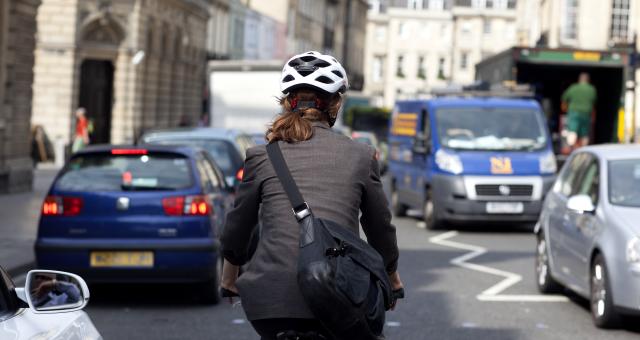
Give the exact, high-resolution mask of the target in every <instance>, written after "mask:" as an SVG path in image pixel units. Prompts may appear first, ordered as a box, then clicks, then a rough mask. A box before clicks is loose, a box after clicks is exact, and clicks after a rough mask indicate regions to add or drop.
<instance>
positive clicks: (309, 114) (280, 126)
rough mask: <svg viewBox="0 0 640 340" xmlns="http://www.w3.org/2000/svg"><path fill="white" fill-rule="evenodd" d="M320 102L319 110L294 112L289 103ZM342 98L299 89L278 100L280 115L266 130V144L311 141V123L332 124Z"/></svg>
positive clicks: (310, 109)
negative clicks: (280, 141) (293, 101)
mask: <svg viewBox="0 0 640 340" xmlns="http://www.w3.org/2000/svg"><path fill="white" fill-rule="evenodd" d="M293 99H295V100H296V101H298V102H300V101H314V102H318V101H319V102H320V103H321V107H319V108H304V109H301V110H297V111H294V108H293V107H292V105H291V101H292V100H293ZM341 104H342V97H341V96H340V95H339V94H333V95H331V94H323V93H320V92H316V91H313V90H309V89H301V90H298V91H297V92H295V93H290V94H289V95H288V96H286V97H282V98H280V105H281V106H282V114H280V115H279V116H278V117H277V118H276V120H275V121H274V122H273V124H272V125H271V126H270V127H269V129H268V130H267V136H266V137H267V142H269V143H271V142H273V141H279V140H282V141H285V142H288V143H295V142H301V141H305V140H309V139H311V137H312V136H313V127H312V126H311V122H326V123H330V122H331V123H330V124H333V122H334V121H335V119H336V117H337V115H338V110H339V109H340V105H341Z"/></svg>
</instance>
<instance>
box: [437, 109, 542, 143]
mask: <svg viewBox="0 0 640 340" xmlns="http://www.w3.org/2000/svg"><path fill="white" fill-rule="evenodd" d="M436 118H437V119H436V125H437V126H436V129H437V132H438V136H439V137H440V143H441V144H442V145H443V146H444V147H446V148H451V149H459V150H490V151H494V150H495V151H506V150H540V149H543V148H544V147H546V145H547V133H546V131H547V130H546V127H545V125H544V120H543V119H542V116H541V115H540V114H539V112H537V111H535V110H532V109H517V108H514V109H508V108H500V109H491V110H487V109H482V108H477V109H471V108H464V109H463V108H460V109H453V108H452V109H439V110H437V111H436Z"/></svg>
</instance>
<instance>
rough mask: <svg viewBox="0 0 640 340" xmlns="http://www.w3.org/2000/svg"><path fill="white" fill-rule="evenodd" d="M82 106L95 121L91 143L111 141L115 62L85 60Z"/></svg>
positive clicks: (89, 117)
mask: <svg viewBox="0 0 640 340" xmlns="http://www.w3.org/2000/svg"><path fill="white" fill-rule="evenodd" d="M80 74H81V78H80V106H81V107H84V108H85V109H86V110H87V118H88V119H89V120H90V121H91V122H93V132H91V134H90V140H91V144H100V143H109V142H110V141H111V106H112V102H113V64H112V63H111V62H110V61H107V60H91V59H89V60H85V61H83V62H82V66H81V73H80Z"/></svg>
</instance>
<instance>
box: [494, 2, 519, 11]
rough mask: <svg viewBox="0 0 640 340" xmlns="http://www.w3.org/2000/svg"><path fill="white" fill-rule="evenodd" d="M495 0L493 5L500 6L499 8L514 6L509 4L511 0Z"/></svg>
mask: <svg viewBox="0 0 640 340" xmlns="http://www.w3.org/2000/svg"><path fill="white" fill-rule="evenodd" d="M493 2H494V5H493V7H494V8H498V9H507V8H513V7H510V6H509V4H510V1H509V0H493ZM514 2H515V1H514Z"/></svg>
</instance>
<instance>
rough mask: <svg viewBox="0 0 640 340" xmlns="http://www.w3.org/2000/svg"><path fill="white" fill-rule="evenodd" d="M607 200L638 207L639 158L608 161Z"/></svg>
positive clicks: (616, 203) (639, 188) (639, 183)
mask: <svg viewBox="0 0 640 340" xmlns="http://www.w3.org/2000/svg"><path fill="white" fill-rule="evenodd" d="M609 201H610V202H611V204H615V205H623V206H628V207H640V159H628V160H620V161H610V162H609Z"/></svg>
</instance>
